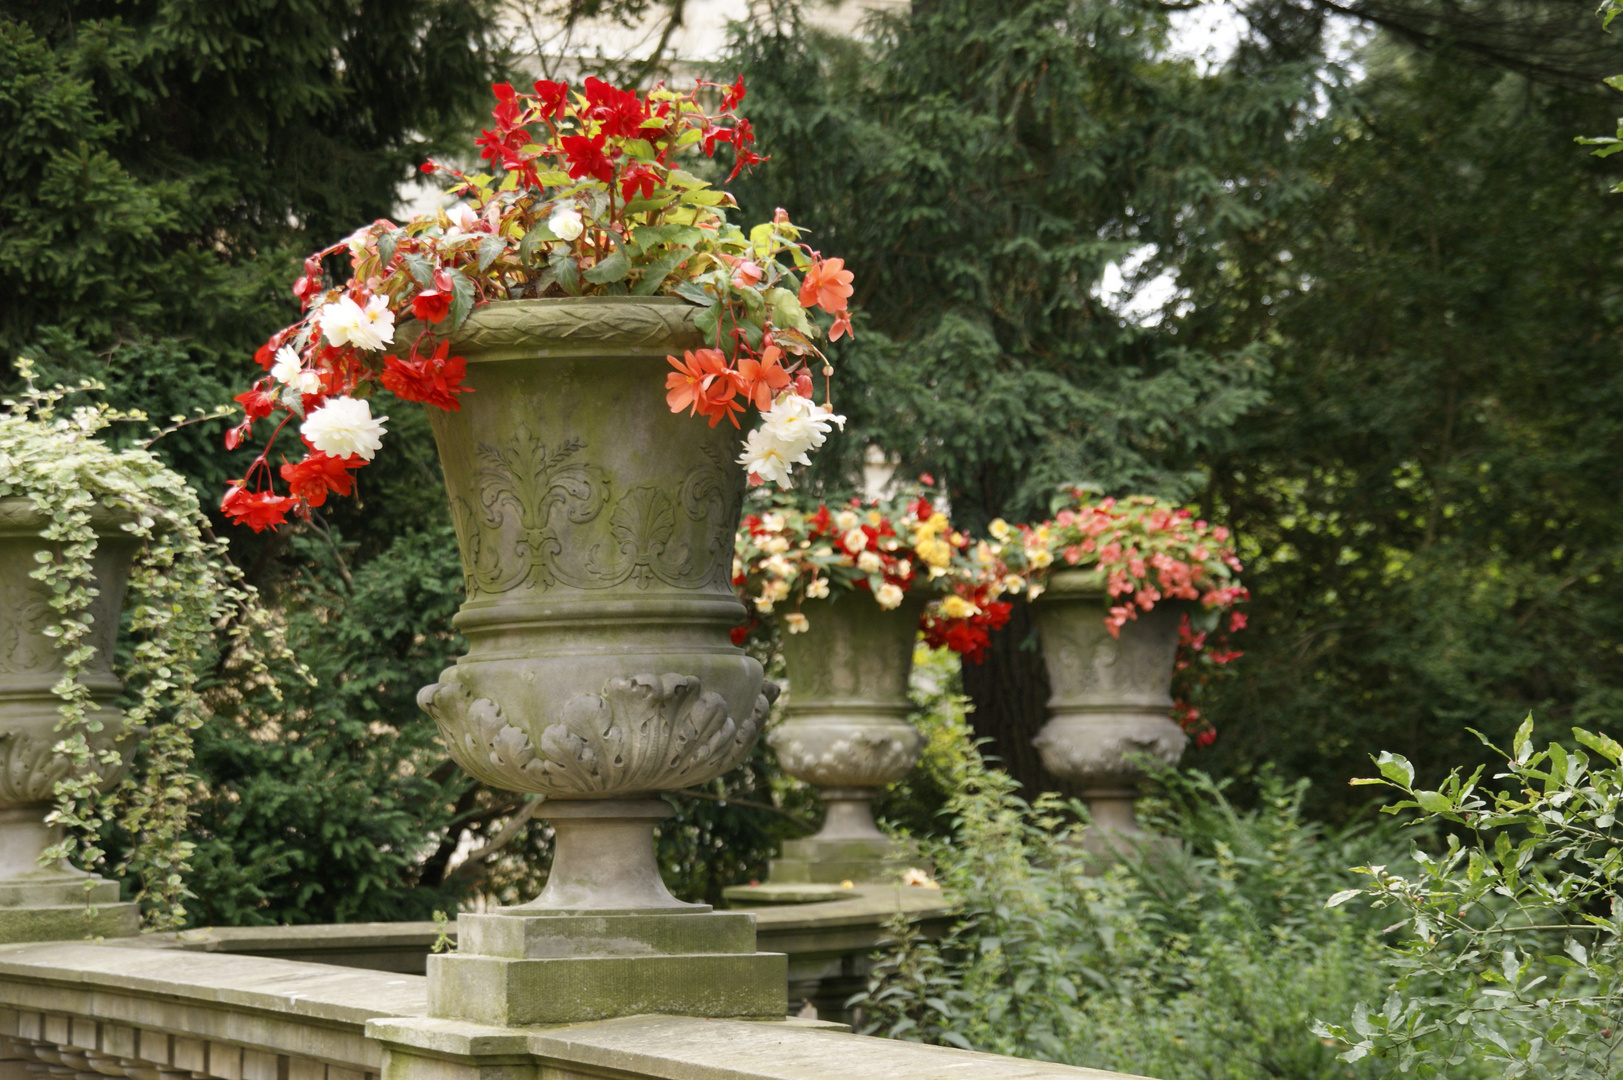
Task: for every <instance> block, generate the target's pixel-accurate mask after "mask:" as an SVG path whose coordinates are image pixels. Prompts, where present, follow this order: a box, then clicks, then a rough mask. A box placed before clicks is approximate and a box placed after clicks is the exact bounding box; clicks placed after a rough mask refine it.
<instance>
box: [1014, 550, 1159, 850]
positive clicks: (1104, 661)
mask: <svg viewBox="0 0 1623 1080" xmlns="http://www.w3.org/2000/svg"><path fill="white" fill-rule="evenodd" d="M1109 607H1110V601H1109V599H1108V597H1107V595H1106V592H1105V581H1104V577H1103V575H1101V574H1098V573H1094V572H1089V571H1084V570H1067V571H1062V572H1059V573H1056V574H1054V575H1052V576H1051V577H1050V578H1049V581H1048V588H1047V590H1046V591H1045V592H1044V593H1043V594H1042V596H1041V597H1040V598H1039V599H1038V600H1037V602H1036V604H1035V606H1034V611H1035V614H1036V617H1037V626H1038V631H1039V633H1040V634H1041V636H1042V647H1043V661H1044V664H1045V666H1046V667H1047V669H1048V680H1049V684H1050V686H1051V687H1052V694H1051V696H1050V697H1049V700H1048V711H1049V720H1048V722H1047V723H1046V724H1045V725H1043V728H1042V730H1041V731H1040V732H1038V734H1037V737H1036V738H1035V739H1033V740H1032V742H1033V744H1034V745H1035V746H1036V747H1037V749H1038V750H1039V751H1040V752H1041V754H1042V759H1043V767H1044V768H1046V769H1047V770H1048V771H1049V772H1051V773H1053V774H1054V775H1055V776H1060V777H1063V778H1065V779H1067V780H1072V781H1074V782H1076V783H1077V784H1078V785H1080V786H1081V788H1082V791H1083V796H1084V798H1086V800H1087V802H1088V808H1089V810H1090V811H1091V813H1092V814H1093V817H1094V821H1095V823H1096V825H1097V826H1098V827H1099V828H1100V829H1101V830H1103V831H1104V832H1107V833H1108V832H1117V833H1139V832H1141V831H1142V830H1141V829H1140V828H1139V825H1138V820H1137V817H1136V815H1135V814H1134V812H1133V802H1134V800H1135V799H1136V798H1137V797H1138V785H1139V783H1140V782H1141V781H1142V779H1143V776H1144V771H1143V766H1142V765H1141V764H1140V762H1139V761H1138V760H1135V759H1137V758H1138V757H1139V755H1146V756H1148V757H1150V758H1153V759H1156V760H1159V761H1162V762H1164V763H1166V764H1168V765H1174V764H1176V763H1177V762H1178V760H1179V759H1180V758H1181V757H1182V756H1183V752H1184V748H1185V747H1186V746H1187V745H1188V743H1189V736H1188V735H1186V734H1185V733H1184V731H1183V729H1182V728H1180V727H1179V726H1178V724H1177V723H1176V722H1174V721H1173V720H1172V719H1171V716H1170V713H1171V711H1172V707H1173V699H1172V693H1171V686H1172V673H1173V663H1174V660H1175V659H1176V656H1177V651H1178V626H1179V623H1180V621H1181V620H1182V617H1183V613H1184V605H1182V604H1180V603H1176V602H1170V601H1163V602H1162V603H1159V604H1157V605H1156V606H1155V607H1154V608H1153V609H1152V610H1150V611H1147V612H1144V613H1142V614H1140V615H1139V616H1138V617H1137V618H1136V619H1131V620H1128V621H1127V622H1126V623H1125V624H1124V625H1123V626H1122V627H1121V633H1120V637H1114V636H1112V635H1111V633H1110V631H1109V629H1107V627H1106V623H1105V619H1106V615H1107V614H1108V611H1109Z"/></svg>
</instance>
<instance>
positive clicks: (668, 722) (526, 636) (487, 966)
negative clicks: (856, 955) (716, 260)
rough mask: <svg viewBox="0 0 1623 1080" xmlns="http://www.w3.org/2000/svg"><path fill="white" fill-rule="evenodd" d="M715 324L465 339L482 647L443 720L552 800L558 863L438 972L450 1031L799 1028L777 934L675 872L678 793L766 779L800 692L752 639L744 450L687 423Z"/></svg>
mask: <svg viewBox="0 0 1623 1080" xmlns="http://www.w3.org/2000/svg"><path fill="white" fill-rule="evenodd" d="M697 311H698V309H697V308H695V307H694V306H693V305H691V304H689V303H688V302H687V301H685V300H681V299H678V298H666V297H661V298H648V299H643V298H631V297H594V298H581V299H567V300H520V301H506V302H498V303H493V304H490V305H487V306H485V307H482V308H479V309H478V310H477V311H475V313H474V314H473V315H472V316H471V317H470V318H469V319H468V321H467V322H466V323H465V324H464V325H463V327H462V329H461V330H460V331H459V332H458V334H457V335H456V336H455V337H454V338H453V339H452V349H453V350H454V352H455V353H456V354H459V355H462V356H464V357H466V358H467V361H468V367H467V375H466V378H465V380H464V381H465V384H466V385H467V386H468V388H469V389H470V390H471V391H472V392H471V393H468V394H464V395H463V396H462V397H461V398H460V402H461V405H462V408H461V410H460V411H458V412H446V411H443V410H439V409H429V410H428V413H429V417H430V420H431V422H432V424H433V428H434V437H435V441H436V443H437V444H438V447H439V455H440V463H441V466H442V467H443V469H444V472H445V483H446V488H447V491H448V493H449V497H450V503H451V517H452V520H453V522H454V523H455V526H456V532H457V543H458V546H459V547H460V549H461V554H462V565H463V571H464V581H465V586H466V601H465V602H464V603H463V605H462V608H461V610H460V612H459V613H458V614H457V616H456V619H455V623H456V626H457V628H458V629H459V630H460V631H461V632H462V633H463V634H464V635H466V636H467V638H468V643H469V649H468V654H467V655H466V656H463V657H461V658H459V659H458V661H457V663H456V664H455V666H453V667H451V668H448V669H446V670H445V671H444V672H442V673H441V674H440V681H439V682H437V683H434V684H433V685H430V686H427V687H424V688H423V690H422V692H421V693H420V694H419V695H418V702H419V703H420V704H421V705H422V707H423V709H424V710H425V711H426V712H428V714H429V715H430V716H432V717H433V718H434V721H435V723H436V724H437V725H438V726H439V729H440V733H441V735H442V736H443V737H444V740H445V743H446V746H447V747H448V749H449V750H450V753H451V755H452V757H454V758H455V759H456V761H457V763H458V764H460V765H461V766H462V767H463V768H464V769H466V770H467V771H468V772H469V773H471V774H472V775H473V776H475V777H477V778H478V779H479V780H481V781H483V782H484V783H487V784H490V785H492V786H494V787H498V788H503V789H507V790H510V791H521V792H530V793H534V794H538V795H541V796H543V797H544V798H545V799H546V802H545V803H544V804H543V806H542V808H541V810H540V812H539V815H538V816H540V817H542V818H545V819H547V820H548V821H549V822H550V823H551V825H552V827H553V830H554V844H553V861H552V870H551V874H550V876H549V878H548V880H547V884H546V887H545V889H544V890H543V891H542V893H541V895H540V896H539V897H537V898H536V899H534V900H532V901H530V902H529V903H527V904H523V905H521V906H518V907H514V908H507V909H503V910H501V911H499V912H496V913H494V914H485V915H469V914H464V915H461V916H460V917H459V919H458V925H459V930H460V934H459V942H460V944H459V947H458V951H457V952H456V953H455V954H453V955H448V956H436V957H431V958H430V961H429V963H430V968H429V974H430V984H429V997H430V1010H431V1012H432V1013H433V1014H434V1015H437V1016H444V1017H452V1018H460V1019H468V1020H478V1021H484V1022H491V1023H500V1024H528V1023H558V1022H570V1021H576V1020H588V1019H601V1018H605V1017H609V1016H619V1015H629V1014H634V1013H649V1012H656V1013H678V1014H693V1015H703V1016H777V1017H781V1016H782V1015H783V1013H784V1008H785V982H784V978H785V975H784V971H785V967H784V964H785V961H784V958H783V957H782V956H781V955H776V954H758V953H756V952H755V933H754V923H753V917H752V916H748V915H745V914H743V913H738V912H729V913H723V912H712V911H711V910H710V908H709V907H708V906H707V905H703V904H684V903H682V902H680V901H678V900H676V899H675V898H673V897H672V896H671V894H670V893H669V892H668V891H667V890H666V888H665V885H664V882H663V881H661V880H660V875H659V868H658V865H657V863H656V861H655V847H654V828H655V826H656V825H657V824H658V822H659V821H660V820H661V819H662V818H665V817H668V816H670V815H671V813H672V810H671V809H670V807H669V806H668V804H666V803H665V802H664V801H663V800H662V799H660V798H659V797H658V793H659V792H661V791H677V790H680V789H682V788H687V787H691V786H693V785H696V784H702V783H704V782H705V781H708V780H711V779H713V778H715V777H717V776H720V775H721V774H722V773H724V772H727V771H728V770H729V769H732V768H733V767H734V766H735V765H737V764H738V763H740V762H741V761H742V760H743V759H744V758H745V757H746V756H747V755H748V754H749V752H750V749H751V747H752V745H753V744H754V742H755V739H756V737H757V735H758V733H759V731H760V728H761V725H762V723H763V721H764V720H765V718H766V715H767V710H768V708H769V706H770V703H771V701H772V699H773V698H774V697H775V696H776V694H777V689H776V687H774V686H772V685H771V684H770V683H767V682H765V681H764V680H763V679H762V671H761V665H760V664H759V663H757V662H756V661H755V660H753V659H751V658H750V657H748V656H747V655H745V653H744V652H743V650H742V649H739V648H737V647H736V646H734V645H733V644H732V642H731V640H730V638H729V636H728V631H729V630H730V629H731V628H732V627H734V626H737V625H738V624H739V623H740V622H742V621H743V619H744V610H743V605H742V604H741V602H740V601H739V600H738V598H737V597H736V596H735V595H734V594H733V591H732V587H731V584H730V582H729V577H730V575H731V571H732V555H733V533H734V530H735V529H736V528H737V525H738V516H739V509H740V504H741V500H742V496H743V486H744V474H743V470H742V469H741V468H740V467H739V466H738V465H737V464H736V463H735V462H734V460H733V459H734V458H735V457H736V456H737V454H738V448H739V444H740V436H739V433H738V431H737V430H736V429H735V428H733V427H732V426H731V425H730V424H722V425H720V426H717V427H711V426H709V425H707V424H706V423H705V422H704V421H703V420H702V419H699V418H696V417H691V416H687V415H685V414H684V415H673V414H672V413H671V411H670V409H669V408H668V407H667V405H666V402H665V390H664V383H665V373H666V372H668V371H669V370H670V368H669V365H668V364H667V363H666V361H665V357H666V356H667V355H668V354H675V355H681V353H682V350H683V349H684V348H689V349H691V348H695V347H699V346H701V345H702V344H703V339H702V337H701V336H700V335H699V333H698V332H697V330H696V329H695V328H694V325H693V315H694V313H696V312H697ZM406 332H408V333H409V332H411V330H410V328H406ZM741 916H742V917H741Z"/></svg>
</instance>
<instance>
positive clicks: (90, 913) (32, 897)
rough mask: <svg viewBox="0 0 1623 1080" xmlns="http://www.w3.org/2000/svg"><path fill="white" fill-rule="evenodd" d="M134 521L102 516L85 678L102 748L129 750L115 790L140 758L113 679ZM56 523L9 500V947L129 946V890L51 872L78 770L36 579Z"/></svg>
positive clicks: (0, 718)
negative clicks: (60, 812)
mask: <svg viewBox="0 0 1623 1080" xmlns="http://www.w3.org/2000/svg"><path fill="white" fill-rule="evenodd" d="M127 520H129V518H128V517H120V516H118V515H115V514H113V513H110V512H106V511H97V512H95V514H94V515H93V517H92V523H93V524H94V525H95V527H96V531H97V535H98V537H99V540H98V543H97V545H96V555H95V581H94V583H93V584H94V587H95V588H96V590H97V591H98V593H99V595H98V596H97V597H96V599H95V600H94V601H92V603H91V608H90V615H91V617H92V619H94V620H95V634H94V637H93V639H92V641H91V644H92V645H94V647H95V650H96V655H95V657H94V659H92V660H91V662H90V663H89V664H88V665H87V666H86V669H85V671H84V673H83V675H82V676H81V678H82V681H83V682H84V683H85V685H86V686H88V687H89V688H90V691H91V693H92V695H93V697H94V699H95V702H96V708H97V709H98V710H99V718H100V720H101V722H102V730H101V731H100V732H99V733H97V734H96V735H94V736H92V745H93V747H94V748H95V749H97V750H105V749H107V748H110V747H112V746H115V745H117V744H118V743H119V742H120V741H122V742H123V743H124V754H125V764H123V765H120V766H117V767H115V768H107V767H105V766H103V767H101V775H102V783H103V786H109V785H111V784H113V783H114V782H116V781H117V780H118V779H119V778H120V777H121V776H122V775H123V773H124V771H125V769H126V768H127V767H128V760H129V756H130V754H131V753H132V752H133V750H134V746H133V744H134V739H133V738H129V737H128V736H129V734H130V732H129V730H128V725H127V724H126V723H125V721H124V716H123V714H122V713H120V712H119V711H118V710H116V709H114V708H113V707H112V706H111V704H110V703H111V701H112V700H113V698H114V697H116V696H117V694H118V692H119V690H120V689H121V686H120V684H119V681H118V679H117V677H116V676H114V674H113V661H112V657H113V645H114V642H115V641H116V640H117V636H118V617H119V610H120V608H122V606H123V603H124V587H125V583H126V582H127V581H128V579H129V566H130V560H131V559H132V558H133V557H134V554H135V542H134V541H133V540H132V539H131V538H130V536H129V534H128V533H126V532H123V531H122V530H120V529H119V528H118V526H119V524H120V523H121V522H123V521H127ZM48 525H49V519H47V518H46V517H45V516H44V515H42V514H40V513H39V512H38V511H36V510H35V509H34V506H33V503H32V502H31V501H29V500H28V499H22V498H6V499H0V942H14V941H54V940H58V939H65V938H82V937H87V936H91V937H122V936H127V935H130V934H134V933H136V931H137V930H139V928H140V914H139V910H138V909H137V907H136V905H135V904H125V903H120V902H119V899H118V895H119V890H118V883H117V882H113V881H106V880H103V879H102V878H99V877H96V876H94V875H91V874H86V873H84V872H82V871H80V870H76V869H74V868H73V867H72V866H69V865H68V864H67V863H65V862H63V863H58V864H56V865H55V866H47V867H42V866H41V865H40V861H39V859H40V855H41V854H42V853H43V852H44V851H45V849H46V848H48V847H50V846H52V845H53V844H56V843H58V842H60V840H61V839H62V827H61V826H60V825H47V824H46V823H45V817H46V814H48V813H49V812H50V810H51V807H52V804H53V802H54V801H55V787H56V783H57V781H59V780H61V779H63V778H64V777H66V776H67V775H68V773H69V770H70V769H71V767H72V762H70V761H69V760H68V758H67V757H66V756H65V755H63V754H58V753H56V752H55V751H54V750H53V749H52V747H54V746H55V745H56V744H57V742H58V741H60V739H61V738H62V736H61V733H60V732H58V731H57V722H58V721H59V720H60V719H61V713H60V712H59V711H58V709H59V707H60V706H61V704H62V699H61V698H59V697H57V696H56V695H55V694H54V693H52V691H51V687H52V686H54V685H55V684H56V683H57V681H58V680H59V679H61V678H62V674H63V672H64V670H65V669H64V665H63V663H62V654H61V653H60V652H59V651H58V650H57V648H56V644H55V641H54V639H52V638H51V637H49V636H47V635H46V633H45V631H46V630H47V629H48V628H49V627H50V626H51V625H52V624H54V623H56V622H57V621H59V619H60V616H59V615H58V613H57V612H56V610H55V609H54V608H53V607H51V603H50V595H51V594H50V592H49V591H48V589H47V588H46V586H45V585H44V584H43V583H41V582H39V581H36V580H35V579H33V578H31V577H29V574H30V572H32V571H33V570H36V569H38V567H39V565H40V564H39V562H38V561H37V560H36V559H35V555H37V554H39V553H41V552H46V551H48V550H50V547H51V545H49V544H48V543H47V542H46V541H44V540H42V539H40V532H41V531H42V530H44V529H45V528H46V527H47V526H48Z"/></svg>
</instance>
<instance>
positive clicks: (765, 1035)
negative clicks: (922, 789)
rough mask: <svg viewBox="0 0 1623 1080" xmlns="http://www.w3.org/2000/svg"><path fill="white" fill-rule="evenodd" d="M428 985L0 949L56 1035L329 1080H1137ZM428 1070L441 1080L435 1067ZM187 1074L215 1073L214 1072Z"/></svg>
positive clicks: (6, 976)
mask: <svg viewBox="0 0 1623 1080" xmlns="http://www.w3.org/2000/svg"><path fill="white" fill-rule="evenodd" d="M853 903H856V901H853ZM143 945H144V946H146V947H142V946H143ZM427 990H428V980H427V979H425V978H423V977H421V976H413V975H401V974H395V973H391V972H378V971H366V970H359V969H352V968H340V967H335V966H331V965H324V964H314V963H302V962H298V961H291V960H276V959H268V958H263V957H252V956H244V955H240V954H224V955H222V954H218V953H207V952H190V951H186V950H183V949H176V948H175V947H174V945H173V944H172V943H166V942H164V941H162V940H154V939H153V938H147V939H137V941H136V942H130V943H117V944H115V943H112V942H108V943H104V944H91V943H84V942H47V943H39V944H29V945H13V946H5V947H0V1011H3V1010H5V1009H11V1010H24V1012H25V1015H35V1014H43V1015H44V1016H45V1018H46V1019H45V1028H46V1029H49V1028H50V1025H51V1023H52V1021H51V1020H50V1017H52V1016H57V1017H63V1018H65V1020H64V1021H63V1022H58V1023H57V1026H58V1027H61V1028H62V1030H64V1031H69V1030H71V1031H72V1032H77V1031H78V1027H77V1025H78V1022H79V1019H78V1018H84V1019H85V1020H88V1021H91V1022H94V1023H96V1024H99V1025H107V1024H113V1025H118V1024H128V1025H134V1026H137V1027H140V1028H143V1029H156V1030H167V1031H169V1032H172V1033H174V1036H175V1038H174V1040H173V1041H172V1045H173V1046H174V1047H180V1046H181V1045H182V1043H184V1042H185V1041H186V1039H183V1038H182V1036H186V1037H188V1038H197V1039H203V1040H211V1041H210V1042H209V1044H208V1045H209V1046H210V1047H213V1046H216V1045H220V1044H235V1045H237V1046H241V1047H245V1048H247V1050H249V1051H253V1052H263V1051H269V1052H271V1053H281V1054H289V1053H291V1054H294V1055H302V1060H312V1059H313V1060H316V1061H318V1062H319V1061H325V1062H327V1063H329V1064H328V1066H327V1067H326V1072H325V1074H324V1075H325V1077H326V1080H333V1077H334V1076H338V1077H340V1078H341V1080H350V1078H352V1080H363V1076H364V1075H365V1074H371V1075H373V1076H375V1075H377V1074H378V1072H379V1071H380V1070H382V1071H385V1072H386V1071H387V1070H388V1068H389V1066H388V1065H387V1062H388V1060H389V1055H390V1054H404V1055H406V1056H408V1057H416V1058H418V1059H425V1058H426V1059H427V1060H428V1061H439V1062H441V1063H443V1067H446V1068H451V1066H452V1065H453V1063H454V1062H456V1061H458V1060H460V1061H461V1062H463V1063H465V1064H467V1065H474V1066H475V1068H474V1069H473V1071H472V1072H469V1071H467V1070H466V1069H465V1068H451V1072H450V1073H447V1074H446V1075H448V1076H449V1075H452V1074H456V1075H467V1076H484V1075H489V1071H488V1070H487V1069H484V1068H482V1067H479V1066H478V1062H479V1060H481V1059H482V1060H484V1061H487V1062H490V1063H491V1064H493V1065H494V1064H495V1063H496V1062H497V1061H498V1060H505V1061H506V1062H509V1063H513V1064H518V1063H521V1062H525V1061H527V1060H528V1061H533V1062H535V1064H538V1065H540V1066H541V1069H540V1070H539V1071H538V1073H537V1074H536V1075H538V1076H550V1075H557V1076H560V1077H562V1076H569V1077H581V1078H587V1077H603V1078H608V1077H615V1078H620V1080H629V1078H636V1080H851V1078H853V1077H859V1076H860V1077H862V1078H863V1080H952V1078H957V1077H963V1078H965V1080H1126V1078H1124V1077H1123V1076H1122V1074H1117V1073H1106V1072H1099V1071H1097V1070H1089V1069H1077V1068H1072V1067H1070V1066H1064V1065H1054V1064H1050V1063H1046V1062H1038V1061H1025V1060H1021V1059H1017V1058H1006V1057H1000V1056H997V1055H992V1054H980V1053H973V1052H970V1051H965V1050H956V1049H951V1048H947V1047H937V1046H925V1045H921V1044H918V1043H909V1042H901V1041H893V1040H889V1039H880V1038H872V1037H868V1036H859V1035H851V1034H848V1033H846V1032H845V1031H844V1030H843V1027H842V1026H841V1025H835V1024H827V1023H819V1022H816V1021H801V1020H789V1019H786V1020H782V1021H743V1020H710V1019H700V1018H693V1017H672V1016H634V1017H625V1018H621V1019H615V1020H606V1021H599V1022H596V1023H588V1024H572V1025H559V1026H532V1027H505V1028H504V1027H493V1026H490V1025H484V1024H476V1023H468V1022H464V1021H455V1020H440V1019H429V1018H427V1017H426V1016H425V1015H424V1014H425V1012H426V1005H427ZM64 1022H65V1023H66V1025H67V1026H66V1027H63V1023H64ZM105 1036H106V1033H105V1032H104V1033H103V1036H102V1037H101V1039H102V1041H105ZM46 1037H47V1038H48V1039H49V1038H52V1037H51V1036H49V1035H47V1036H46ZM216 1041H217V1042H216ZM75 1045H78V1043H75ZM85 1045H87V1046H89V1047H92V1048H94V1047H95V1046H96V1045H98V1044H97V1042H96V1041H95V1040H90V1041H87V1042H86V1043H85ZM179 1052H180V1051H179V1050H174V1051H173V1053H179ZM210 1052H211V1053H212V1052H213V1051H212V1050H211V1051H210ZM250 1056H252V1055H251V1054H250ZM470 1059H472V1060H470ZM176 1060H178V1058H177V1059H176ZM211 1060H212V1059H211ZM242 1060H244V1061H246V1058H244V1059H242ZM337 1066H343V1068H337ZM335 1068H336V1069H337V1071H336V1072H335ZM436 1068H438V1067H436ZM350 1069H353V1070H356V1072H355V1073H351V1072H349V1071H348V1070H350ZM555 1070H556V1071H555ZM497 1071H498V1072H503V1071H504V1070H502V1069H498V1070H497ZM429 1072H430V1073H433V1074H434V1075H439V1073H438V1072H437V1071H436V1069H435V1068H431V1069H430V1070H429ZM192 1075H193V1076H199V1075H211V1076H212V1075H215V1074H214V1072H213V1071H212V1069H211V1071H210V1072H208V1073H204V1074H199V1073H198V1072H196V1071H195V1070H193V1072H192ZM242 1075H243V1076H244V1077H246V1073H245V1072H244V1073H243V1074H242ZM286 1075H288V1076H289V1077H291V1076H292V1073H287V1074H286ZM300 1075H301V1076H303V1075H304V1072H302V1071H301V1072H300ZM412 1075H418V1074H417V1073H416V1072H413V1073H412ZM422 1075H428V1074H427V1073H423V1074H422ZM311 1076H312V1078H314V1074H313V1073H312V1074H311Z"/></svg>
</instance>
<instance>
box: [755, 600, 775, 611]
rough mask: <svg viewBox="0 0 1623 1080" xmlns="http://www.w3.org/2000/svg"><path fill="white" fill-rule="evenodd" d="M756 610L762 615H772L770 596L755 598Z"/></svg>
mask: <svg viewBox="0 0 1623 1080" xmlns="http://www.w3.org/2000/svg"><path fill="white" fill-rule="evenodd" d="M755 610H756V611H759V612H760V613H761V614H762V615H770V614H772V598H771V597H770V596H757V597H756V598H755Z"/></svg>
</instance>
